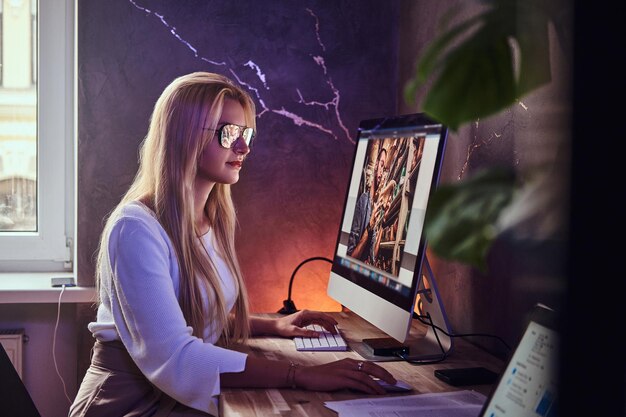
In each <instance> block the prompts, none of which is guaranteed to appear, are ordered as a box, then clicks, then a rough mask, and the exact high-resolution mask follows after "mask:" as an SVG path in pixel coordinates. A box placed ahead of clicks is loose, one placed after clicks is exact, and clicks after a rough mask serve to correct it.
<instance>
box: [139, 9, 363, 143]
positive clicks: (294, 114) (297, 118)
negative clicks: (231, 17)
mask: <svg viewBox="0 0 626 417" xmlns="http://www.w3.org/2000/svg"><path fill="white" fill-rule="evenodd" d="M129 2H130V3H131V4H132V5H133V6H134V7H135V8H136V9H137V10H140V11H142V12H144V13H146V15H153V16H154V17H156V18H157V20H158V21H159V22H160V23H161V24H162V25H163V26H164V27H165V28H166V29H167V30H168V31H169V33H171V34H172V36H174V37H175V38H176V39H177V40H178V41H179V42H180V43H181V44H183V45H184V46H185V47H186V48H187V49H188V50H189V51H190V52H191V53H192V54H193V56H194V58H197V59H200V60H202V61H204V62H206V63H208V64H211V65H215V66H220V67H226V70H227V71H228V72H229V73H230V74H231V75H232V77H233V78H234V79H235V80H236V81H237V82H238V83H239V84H240V85H241V86H242V87H244V88H246V89H248V90H249V91H250V92H251V93H252V95H253V96H254V97H256V99H257V102H258V105H259V108H260V111H259V109H257V118H260V117H262V116H263V115H264V114H265V113H268V112H269V113H273V114H277V115H279V116H282V117H285V118H287V119H289V120H291V121H292V122H293V124H294V125H296V126H307V127H310V128H313V129H317V130H319V131H320V132H323V133H324V134H326V135H329V136H331V137H332V138H334V139H335V140H339V139H340V138H339V137H338V136H337V134H336V133H334V132H333V126H325V125H323V124H322V123H318V122H317V121H315V120H310V119H307V118H306V117H304V116H302V115H300V114H299V113H298V111H297V109H293V108H290V107H289V106H288V105H286V104H283V105H281V106H280V107H276V108H273V107H271V106H269V105H268V104H267V101H268V100H265V99H264V97H265V96H264V94H263V93H264V92H266V91H269V90H270V89H271V88H270V85H269V84H268V81H267V77H266V74H265V72H264V71H263V69H262V68H261V66H260V65H258V64H257V63H256V62H255V61H253V60H252V59H249V60H248V61H247V62H246V63H244V64H243V67H246V68H249V69H251V70H252V72H253V73H254V74H255V76H256V78H258V80H260V81H261V83H262V84H263V87H264V90H265V91H261V90H260V89H259V88H256V87H254V86H253V85H252V82H253V80H248V79H247V78H245V77H244V76H243V75H241V74H240V73H239V72H238V71H236V69H235V68H233V67H232V66H229V65H228V64H227V63H226V61H216V60H212V59H209V58H207V57H204V56H201V55H200V53H199V52H198V48H197V47H196V46H194V45H192V43H191V42H189V41H187V40H186V39H184V38H183V37H182V36H180V34H179V33H178V32H177V30H176V27H175V26H173V25H171V24H170V23H169V22H168V21H167V19H166V18H165V16H164V15H163V14H160V13H158V12H156V11H153V10H151V9H149V8H147V7H143V6H141V5H139V4H138V3H137V1H136V0H129ZM305 10H306V11H307V12H308V14H309V15H311V16H312V17H313V19H314V21H315V24H314V30H315V36H316V39H317V44H318V45H319V47H320V49H321V51H322V52H325V51H326V46H325V45H324V43H323V42H322V38H321V34H320V20H319V17H318V16H317V15H316V14H315V13H314V12H313V10H311V9H309V8H307V9H305ZM309 55H310V56H311V57H312V59H313V62H314V63H315V64H316V66H318V67H320V68H321V70H322V72H323V76H324V79H325V81H326V85H327V86H328V87H329V89H330V92H331V94H332V99H331V100H329V101H327V102H319V101H307V100H305V99H304V97H303V95H302V92H301V91H300V89H296V93H297V96H298V98H299V99H298V101H296V102H295V103H296V104H298V105H305V106H316V107H321V108H324V110H325V111H327V112H331V113H332V115H333V119H336V123H337V127H338V128H339V129H340V130H341V131H342V132H343V135H345V139H347V140H348V141H349V142H351V143H355V142H354V139H353V138H352V137H351V135H350V131H349V129H348V128H347V127H346V126H345V124H344V122H343V119H342V117H341V113H340V111H339V103H340V100H341V93H340V91H339V89H338V88H337V87H336V86H335V85H334V83H333V80H332V77H331V76H330V75H329V71H328V68H327V66H326V62H325V59H324V57H323V56H322V55H320V54H313V53H311V54H309Z"/></svg>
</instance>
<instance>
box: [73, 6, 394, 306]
mask: <svg viewBox="0 0 626 417" xmlns="http://www.w3.org/2000/svg"><path fill="white" fill-rule="evenodd" d="M398 9H399V8H398V2H379V1H375V0H367V1H362V0H344V1H332V2H329V1H298V2H285V1H263V2H259V1H254V0H248V1H237V2H232V1H210V2H208V1H185V2H174V1H150V2H148V1H146V0H112V1H106V2H103V1H97V0H83V1H81V2H79V3H78V16H79V17H78V21H79V27H78V88H79V91H78V277H79V281H80V282H82V284H88V283H90V282H93V270H94V262H93V258H94V254H95V252H96V249H97V243H98V239H99V236H100V232H101V230H102V226H103V218H104V217H105V216H106V214H107V213H108V212H109V211H110V210H111V209H112V208H113V207H114V206H115V204H117V202H118V201H119V198H120V197H121V196H122V194H123V193H124V192H125V191H126V189H127V187H128V185H129V184H130V182H131V180H132V178H133V176H134V174H135V172H136V169H137V151H138V146H139V143H140V141H141V140H142V138H143V137H144V135H145V134H146V132H147V127H148V119H149V116H150V113H151V111H152V108H153V106H154V103H155V101H156V99H157V98H158V96H159V95H160V93H161V91H162V90H163V88H164V87H165V86H166V85H167V84H168V83H169V82H170V81H172V80H173V79H174V78H175V77H177V76H179V75H182V74H184V73H188V72H192V71H198V70H202V71H212V72H219V73H222V74H225V75H227V76H229V77H231V78H232V79H235V80H237V81H239V82H240V83H241V84H243V85H244V86H245V87H246V88H247V89H248V91H249V92H250V93H251V94H252V96H253V97H255V99H256V105H257V109H258V111H257V114H258V131H259V136H258V140H257V142H256V144H255V147H254V149H253V151H252V154H251V156H250V157H249V159H248V161H247V163H246V166H245V167H244V170H243V171H242V176H241V180H240V182H239V184H237V185H236V186H235V187H233V194H234V198H235V204H236V206H237V208H238V212H239V219H240V232H239V236H238V240H237V245H238V249H239V256H240V260H241V263H242V267H243V270H244V274H245V276H246V281H247V283H248V286H249V290H250V294H251V297H250V298H251V301H252V309H253V310H254V311H274V310H276V309H278V308H279V307H280V306H281V301H282V299H284V298H285V297H286V293H287V282H288V279H289V277H290V275H291V273H292V271H293V269H294V268H295V267H296V266H297V264H298V263H299V262H300V261H302V260H304V259H306V258H308V257H312V256H325V257H331V256H332V251H333V249H334V245H335V239H336V233H337V228H338V226H339V221H340V217H341V210H342V205H343V200H344V197H345V187H346V181H347V176H348V175H349V169H350V163H351V157H352V152H353V146H354V143H353V139H352V138H353V136H354V134H355V132H356V127H357V125H358V122H359V120H361V119H364V118H371V117H378V116H381V115H387V114H394V113H396V103H397V76H396V72H397V48H398V40H397V36H398V33H397V32H398V31H397V29H396V28H397V23H396V22H397V20H398ZM329 270H330V264H328V263H326V262H314V263H311V264H310V266H307V267H305V268H302V269H301V270H300V272H299V273H298V278H297V280H296V283H295V284H294V298H295V301H296V303H297V305H298V307H299V308H338V305H337V304H336V303H334V302H332V301H331V300H330V299H328V298H327V297H326V296H325V295H324V294H325V285H326V280H327V278H328V273H329Z"/></svg>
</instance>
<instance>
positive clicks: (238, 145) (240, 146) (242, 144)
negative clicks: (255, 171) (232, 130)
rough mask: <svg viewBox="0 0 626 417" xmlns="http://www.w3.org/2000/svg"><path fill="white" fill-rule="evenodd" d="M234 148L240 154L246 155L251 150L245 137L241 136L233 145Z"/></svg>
mask: <svg viewBox="0 0 626 417" xmlns="http://www.w3.org/2000/svg"><path fill="white" fill-rule="evenodd" d="M233 150H234V151H235V152H236V153H238V154H240V155H246V154H248V153H249V152H250V147H249V146H248V145H247V144H246V141H245V139H244V138H243V137H241V136H239V137H238V138H237V140H236V141H235V144H234V145H233Z"/></svg>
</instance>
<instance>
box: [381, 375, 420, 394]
mask: <svg viewBox="0 0 626 417" xmlns="http://www.w3.org/2000/svg"><path fill="white" fill-rule="evenodd" d="M374 381H376V382H378V385H380V386H381V387H383V388H384V390H385V391H387V392H409V391H413V387H412V386H410V385H409V384H407V383H406V382H404V381H400V380H399V379H398V380H396V383H395V385H392V384H388V383H387V382H385V381H383V380H382V379H378V378H374Z"/></svg>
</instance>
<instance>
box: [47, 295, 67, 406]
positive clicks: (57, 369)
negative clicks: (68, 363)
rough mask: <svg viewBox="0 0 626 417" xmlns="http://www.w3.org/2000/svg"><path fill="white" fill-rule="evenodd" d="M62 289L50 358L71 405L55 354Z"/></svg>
mask: <svg viewBox="0 0 626 417" xmlns="http://www.w3.org/2000/svg"><path fill="white" fill-rule="evenodd" d="M63 291H65V285H63V286H62V288H61V293H60V294H59V307H58V309H57V322H56V324H55V325H54V334H53V335H52V360H53V362H54V369H56V371H57V375H58V376H59V379H60V380H61V383H62V384H63V393H64V394H65V398H67V401H69V403H70V405H71V404H72V400H70V396H69V395H67V389H66V388H65V381H64V380H63V377H62V376H61V373H60V372H59V367H58V365H57V358H56V354H55V350H56V343H57V328H58V327H59V318H60V317H61V297H62V296H63Z"/></svg>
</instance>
